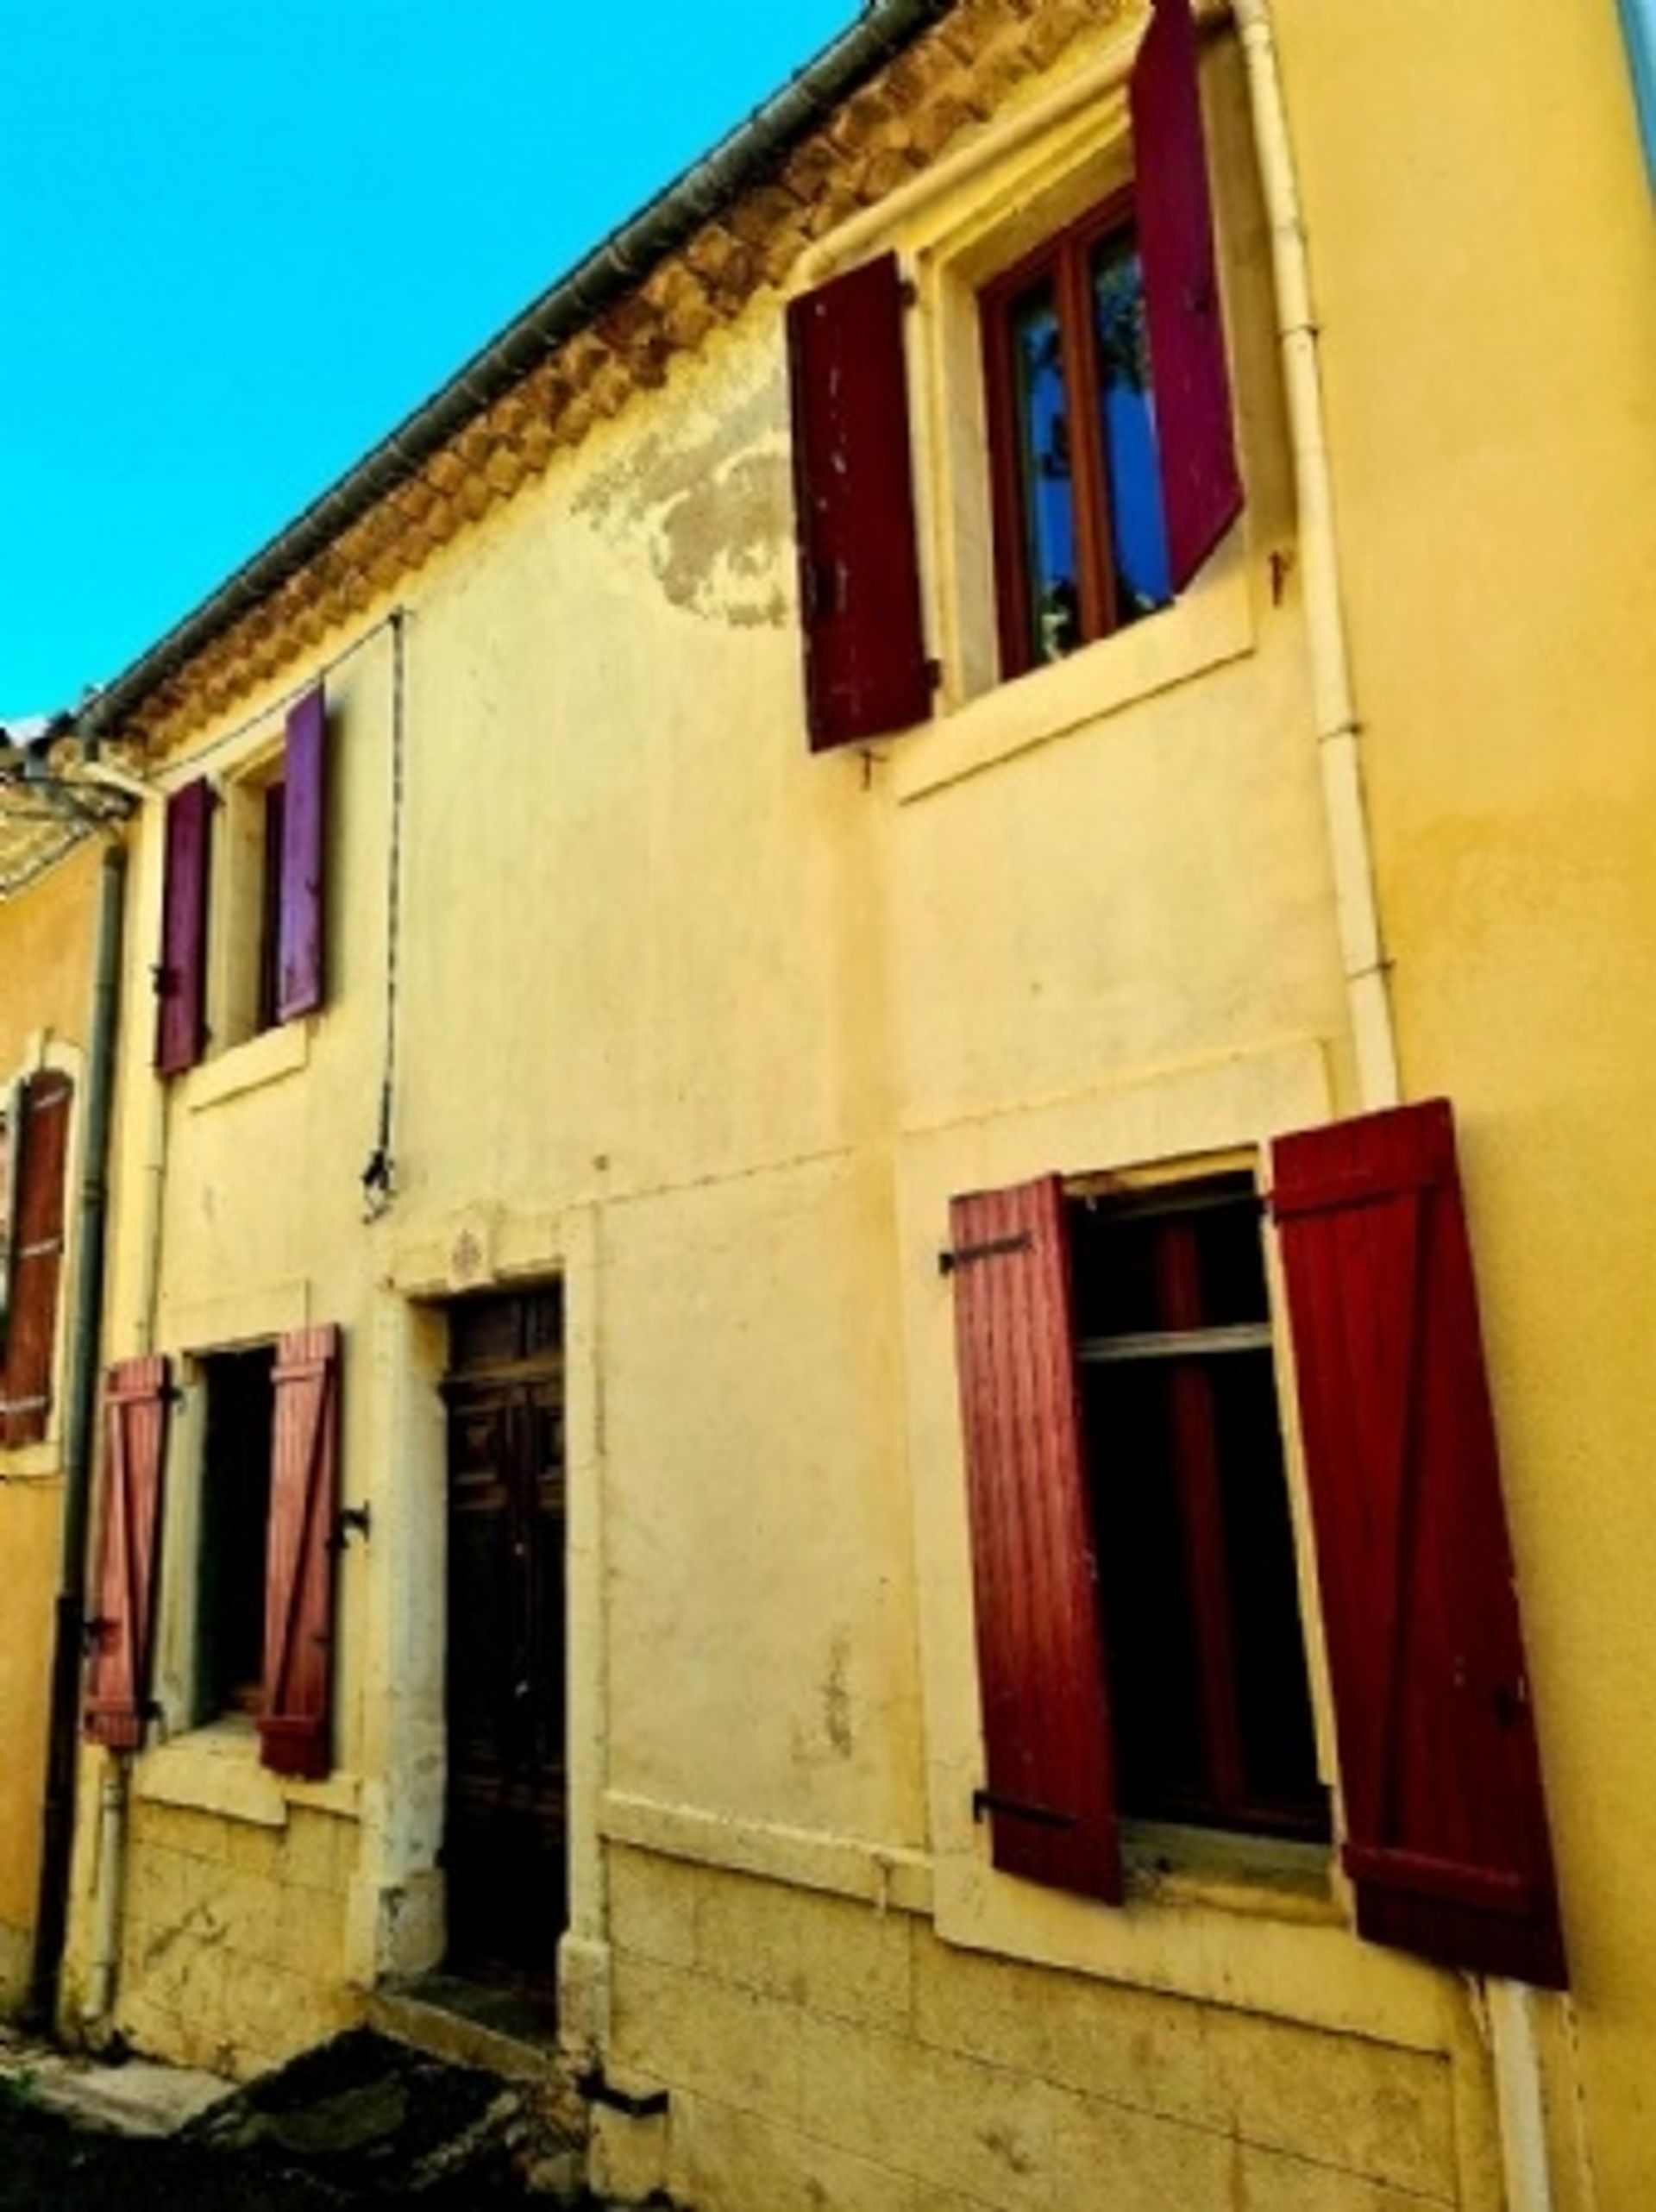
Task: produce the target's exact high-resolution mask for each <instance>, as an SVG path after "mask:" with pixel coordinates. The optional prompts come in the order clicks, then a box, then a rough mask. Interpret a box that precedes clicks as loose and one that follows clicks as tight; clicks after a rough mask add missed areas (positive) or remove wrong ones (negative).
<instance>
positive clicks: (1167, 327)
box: [1132, 0, 1242, 591]
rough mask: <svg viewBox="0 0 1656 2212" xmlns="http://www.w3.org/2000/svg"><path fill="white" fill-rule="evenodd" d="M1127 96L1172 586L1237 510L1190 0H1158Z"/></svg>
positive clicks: (1183, 580) (1196, 564) (1197, 563)
mask: <svg viewBox="0 0 1656 2212" xmlns="http://www.w3.org/2000/svg"><path fill="white" fill-rule="evenodd" d="M1132 132H1133V143H1134V167H1135V169H1136V173H1137V179H1138V182H1137V187H1136V194H1135V198H1136V205H1137V218H1138V251H1139V255H1140V258H1141V260H1142V261H1143V265H1144V272H1145V318H1146V320H1147V322H1148V324H1149V328H1150V364H1151V380H1152V384H1153V386H1154V390H1155V394H1156V436H1157V447H1158V449H1159V451H1160V454H1161V464H1162V493H1163V498H1164V503H1165V506H1166V511H1167V540H1168V554H1169V558H1170V563H1171V569H1172V581H1173V588H1174V590H1175V591H1182V590H1183V588H1184V587H1185V586H1186V584H1188V583H1189V581H1190V579H1191V577H1192V576H1194V575H1195V573H1196V571H1197V569H1200V568H1201V564H1202V562H1204V561H1205V560H1206V559H1207V558H1208V555H1209V554H1210V553H1211V552H1212V551H1213V550H1214V546H1215V545H1217V544H1218V543H1219V541H1220V538H1221V537H1223V536H1224V535H1225V532H1226V531H1227V530H1228V529H1229V528H1230V526H1231V525H1232V524H1233V522H1234V521H1235V520H1236V518H1237V517H1238V515H1239V514H1240V513H1241V512H1242V479H1241V475H1240V474H1239V470H1238V468H1237V459H1236V437H1235V431H1234V427H1233V418H1232V412H1231V379H1230V371H1229V368H1227V366H1226V359H1225V329H1224V324H1223V322H1222V320H1221V318H1220V298H1219V272H1218V267H1217V262H1216V259H1215V256H1214V211H1213V201H1212V198H1211V197H1210V194H1209V192H1208V149H1207V143H1206V140H1205V136H1204V134H1203V131H1202V123H1201V88H1200V86H1199V85H1198V83H1197V57H1196V29H1195V23H1194V22H1193V21H1192V19H1191V15H1190V0H1156V10H1155V13H1154V15H1153V16H1151V21H1150V28H1149V29H1148V30H1147V31H1146V32H1145V37H1144V42H1143V44H1142V45H1141V46H1140V47H1139V49H1138V59H1137V60H1136V61H1135V62H1134V64H1133V71H1132Z"/></svg>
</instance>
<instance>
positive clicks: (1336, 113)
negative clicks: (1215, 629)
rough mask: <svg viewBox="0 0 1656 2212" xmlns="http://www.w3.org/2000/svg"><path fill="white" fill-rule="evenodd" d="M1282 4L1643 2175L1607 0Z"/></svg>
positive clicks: (1339, 382)
mask: <svg viewBox="0 0 1656 2212" xmlns="http://www.w3.org/2000/svg"><path fill="white" fill-rule="evenodd" d="M1278 14H1279V17H1280V21H1281V26H1282V38H1283V59H1284V68H1285V72H1286V75H1287V84H1288V94H1289V107H1290V119H1291V122H1292V124H1293V127H1294V131H1295V144H1296V148H1297V149H1298V153H1299V156H1300V160H1301V162H1302V174H1303V181H1304V184H1305V189H1306V199H1307V207H1308V225H1309V230H1310V248H1311V257H1312V265H1313V273H1314V280H1315V282H1316V286H1317V292H1318V302H1319V309H1320V316H1321V319H1322V324H1323V336H1324V352H1325V360H1326V364H1327V377H1328V401H1329V420H1330V430H1331V443H1332V449H1333V466H1334V471H1335V490H1336V495H1337V499H1338V502H1339V525H1340V532H1341V542H1342V545H1343V548H1344V550H1345V552H1346V562H1347V570H1348V576H1349V582H1350V592H1351V597H1350V617H1351V632H1352V648H1353V652H1354V656H1355V659H1356V663H1357V671H1358V693H1359V701H1360V712H1361V713H1362V715H1363V718H1364V748H1365V754H1366V758H1367V764H1368V770H1369V788H1370V794H1371V801H1372V807H1373V820H1374V826H1375V833H1376V848H1377V865H1378V874H1379V889H1380V895H1381V903H1382V911H1383V926H1384V929H1385V935H1386V940H1387V946H1388V950H1389V953H1390V955H1391V958H1392V961H1393V963H1394V965H1393V970H1392V987H1393V994H1394V1002H1395V1005H1396V1013H1397V1019H1398V1025H1399V1035H1400V1046H1401V1052H1402V1065H1403V1074H1404V1079H1405V1083H1406V1085H1407V1088H1408V1091H1409V1093H1410V1094H1411V1095H1414V1096H1422V1095H1427V1094H1430V1093H1432V1092H1434V1091H1445V1092H1447V1093H1448V1094H1449V1095H1450V1096H1451V1097H1452V1098H1453V1099H1454V1101H1455V1103H1456V1106H1457V1109H1458V1114H1459V1116H1460V1119H1461V1123H1462V1128H1463V1147H1464V1151H1465V1170H1466V1178H1467V1186H1468V1198H1469V1204H1470V1207H1471V1216H1472V1229H1473V1234H1474V1237H1475V1241H1476V1251H1477V1261H1478V1269H1479V1276H1480V1283H1481V1288H1482V1292H1483V1302H1484V1323H1485V1330H1486V1335H1487V1340H1488V1351H1489V1356H1490V1367H1491V1371H1492V1375H1493V1380H1494V1386H1495V1394H1496V1411H1497V1416H1498V1419H1499V1423H1500V1428H1501V1435H1502V1447H1503V1454H1504V1460H1505V1476H1506V1487H1507V1496H1508V1503H1509V1513H1510V1516H1511V1520H1512V1526H1513V1536H1514V1543H1515V1550H1516V1554H1517V1563H1518V1572H1519V1580H1520V1587H1521V1598H1522V1600H1523V1606H1524V1617H1525V1622H1526V1627H1527V1637H1528V1643H1529V1656H1530V1663H1531V1669H1532V1674H1533V1676H1534V1689H1535V1697H1536V1705H1537V1712H1538V1716H1539V1721H1540V1734H1541V1744H1542V1750H1543V1755H1544V1760H1545V1765H1546V1778H1547V1782H1548V1786H1549V1793H1550V1800H1551V1812H1552V1818H1553V1832H1554V1839H1555V1844H1556V1846H1557V1849H1558V1852H1559V1876H1560V1883H1561V1888H1562V1892H1563V1902H1564V1909H1565V1924H1566V1933H1567V1939H1568V1942H1569V1945H1570V1950H1571V1960H1572V1964H1573V1969H1574V1976H1575V1996H1574V2003H1573V2019H1571V2018H1568V2017H1565V2018H1561V2019H1559V2020H1555V2021H1553V2023H1552V2025H1551V2027H1550V2031H1549V2032H1550V2033H1552V2034H1553V2037H1554V2038H1555V2042H1556V2047H1555V2052H1554V2056H1555V2058H1556V2060H1557V2064H1556V2069H1555V2071H1554V2072H1553V2077H1552V2079H1551V2082H1550V2084H1549V2091H1550V2100H1551V2108H1552V2115H1553V2122H1554V2127H1553V2135H1554V2159H1555V2167H1556V2170H1557V2172H1558V2175H1559V2180H1558V2184H1557V2185H1558V2188H1559V2192H1560V2194H1559V2202H1560V2203H1563V2204H1567V2205H1575V2204H1581V2205H1583V2206H1590V2205H1592V2206H1598V2207H1602V2208H1603V2212H1610V2209H1611V2208H1613V2207H1619V2206H1622V2205H1629V2206H1631V2205H1635V2204H1641V2203H1646V2202H1647V2201H1648V2200H1649V2198H1650V2195H1651V2192H1652V2190H1653V2189H1656V2102H1653V2093H1652V2089H1651V2083H1652V2082H1653V2080H1656V1931H1653V1919H1652V1914H1651V1913H1650V1910H1649V1899H1648V1890H1649V1869H1650V1866H1651V1863H1652V1860H1653V1856H1656V1799H1653V1795H1652V1793H1651V1791H1650V1789H1649V1788H1648V1787H1647V1779H1648V1771H1647V1770H1648V1765H1649V1762H1648V1760H1647V1758H1646V1757H1645V1756H1643V1754H1642V1752H1641V1750H1640V1746H1641V1745H1642V1744H1644V1743H1645V1742H1646V1741H1647V1738H1648V1734H1649V1694H1648V1687H1647V1686H1648V1683H1649V1681H1650V1680H1651V1677H1652V1674H1653V1669H1656V1627H1653V1620H1656V1614H1653V1608H1652V1606H1651V1602H1650V1588H1649V1571H1648V1567H1649V1560H1650V1557H1651V1555H1652V1549H1653V1542H1652V1538H1653V1524H1652V1512H1651V1505H1650V1499H1651V1494H1652V1493H1651V1484H1650V1479H1649V1443H1648V1440H1649V1437H1650V1435H1651V1432H1652V1428H1653V1423H1656V1365H1653V1362H1652V1360H1651V1357H1650V1349H1649V1343H1648V1334H1649V1332H1648V1329H1647V1321H1646V1317H1647V1309H1648V1304H1649V1297H1648V1287H1647V1286H1648V1277H1649V1266H1648V1245H1649V1239H1648V1236H1647V1232H1646V1228H1645V1223H1646V1222H1647V1218H1648V1217H1649V1216H1650V1214H1651V1211H1652V1206H1653V1200H1656V1190H1653V1168H1652V1164H1651V1159H1650V1153H1649V1147H1648V1145H1647V1141H1646V1128H1647V1122H1648V1120H1649V1109H1650V1101H1651V1099H1652V1097H1653V1096H1656V1032H1653V1029H1652V1026H1651V1024H1650V1023H1649V1021H1647V1020H1646V1019H1645V1017H1644V1009H1645V1008H1646V1006H1647V1004H1648V1003H1649V1002H1650V997H1651V993H1652V990H1653V988H1656V888H1653V887H1656V753H1653V748H1652V746H1651V745H1650V743H1649V739H1648V733H1649V730H1650V726H1651V719H1652V713H1653V702H1656V402H1653V395H1656V226H1653V223H1652V220H1651V204H1650V198H1649V192H1648V187H1647V180H1646V178H1645V175H1644V172H1643V168H1642V165H1641V161H1640V151H1639V146H1638V141H1637V138H1636V135H1635V132H1634V119H1633V107H1632V96H1631V89H1630V86H1629V84H1628V76H1627V61H1626V56H1625V53H1624V52H1623V50H1622V45H1621V41H1620V38H1619V35H1618V30H1617V25H1616V19H1615V9H1614V8H1613V7H1610V6H1608V5H1602V6H1601V5H1594V6H1583V7H1574V8H1550V7H1526V8H1521V9H1518V10H1516V11H1515V10H1514V9H1511V8H1510V7H1502V6H1499V5H1497V4H1495V0H1469V4H1465V5H1459V6H1457V7H1455V8H1453V9H1443V8H1440V7H1431V6H1428V5H1427V4H1425V0H1415V3H1414V4H1409V5H1405V6H1403V7H1401V8H1390V9H1383V10H1376V9H1358V10H1339V11H1338V13H1337V14H1336V13H1335V12H1333V11H1330V10H1328V9H1321V8H1319V7H1316V6H1314V5H1310V4H1307V0H1281V4H1280V6H1279V9H1278ZM1577 2038H1578V2043H1579V2069H1578V2070H1577V2067H1576V2065H1575V2064H1574V2063H1573V2062H1572V2059H1571V2050H1572V2045H1573V2043H1574V2041H1575V2039H1577ZM1578 2092H1579V2095H1578Z"/></svg>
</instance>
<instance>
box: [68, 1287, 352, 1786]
mask: <svg viewBox="0 0 1656 2212" xmlns="http://www.w3.org/2000/svg"><path fill="white" fill-rule="evenodd" d="M201 1372H202V1377H203V1383H204V1388H205V1391H206V1400H207V1422H206V1430H207V1436H206V1450H205V1455H204V1464H203V1467H202V1498H201V1514H200V1523H199V1526H200V1538H199V1544H200V1548H199V1551H198V1556H197V1559H196V1561H195V1562H194V1568H195V1582H196V1593H197V1605H196V1622H197V1637H196V1658H197V1670H196V1698H195V1708H196V1709H195V1712H194V1714H193V1715H192V1718H194V1719H198V1720H199V1719H210V1718H212V1717H213V1716H214V1715H216V1714H220V1713H223V1712H254V1713H255V1714H256V1715H257V1719H258V1730H259V1738H260V1756H261V1758H262V1760H263V1762H264V1763H265V1765H266V1766H267V1767H270V1768H273V1769H274V1770H275V1771H276V1772H278V1773H279V1774H288V1775H299V1776H303V1777H308V1778H316V1777H317V1776H320V1775H325V1774H326V1773H327V1772H328V1771H329V1766H330V1764H331V1761H332V1744H331V1709H332V1696H333V1649H334V1557H335V1552H336V1546H337V1542H338V1528H339V1377H340V1332H339V1330H338V1329H336V1328H332V1327H320V1328H314V1329H298V1330H296V1331H294V1332H293V1333H292V1335H287V1336H283V1337H280V1338H279V1339H278V1340H277V1342H276V1343H275V1344H274V1345H273V1346H263V1347H258V1348H254V1349H251V1350H247V1351H240V1352H226V1353H216V1354H211V1355H210V1356H209V1357H208V1358H206V1359H204V1361H202V1362H201ZM172 1398H173V1388H172V1378H171V1367H170V1362H169V1361H167V1360H166V1359H165V1358H160V1357H151V1358H147V1359H140V1360H123V1361H118V1362H117V1363H116V1366H115V1367H111V1368H110V1372H109V1373H108V1375H107V1376H106V1378H105V1381H104V1392H103V1421H104V1452H103V1527H102V1534H101V1536H100V1539H99V1551H98V1561H99V1565H98V1584H97V1588H98V1596H97V1613H96V1617H95V1618H94V1620H93V1621H92V1623H91V1624H90V1625H91V1628H92V1629H93V1630H94V1631H96V1634H95V1639H94V1642H93V1645H92V1655H91V1667H90V1669H89V1675H88V1682H87V1695H86V1707H85V1727H86V1733H87V1734H88V1736H89V1737H91V1738H92V1739H93V1741H95V1742H97V1743H101V1744H109V1745H110V1746H111V1747H113V1748H116V1749H122V1750H137V1749H138V1748H140V1747H141V1744H142V1743H143V1739H144V1726H145V1722H146V1719H147V1716H148V1712H149V1705H148V1694H147V1692H148V1681H149V1667H150V1660H151V1656H152V1647H153V1643H154V1599H155V1590H156V1587H157V1569H158V1565H159V1543H160V1526H161V1522H160V1505H161V1496H162V1492H163V1489H164V1486H165V1482H166V1474H167V1464H166V1462H167V1448H166V1447H167V1431H168V1426H169V1422H168V1414H169V1409H170V1406H171V1404H172Z"/></svg>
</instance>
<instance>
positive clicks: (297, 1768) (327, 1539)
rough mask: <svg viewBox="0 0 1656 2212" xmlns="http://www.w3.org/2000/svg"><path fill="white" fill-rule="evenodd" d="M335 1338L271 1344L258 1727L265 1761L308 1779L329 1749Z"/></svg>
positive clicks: (325, 1334) (302, 1333) (332, 1334)
mask: <svg viewBox="0 0 1656 2212" xmlns="http://www.w3.org/2000/svg"><path fill="white" fill-rule="evenodd" d="M339 1342H340V1338H339V1331H338V1329H336V1328H333V1327H332V1326H329V1327H325V1328H321V1329H297V1330H296V1331H295V1332H294V1333H293V1334H292V1335H289V1336H284V1337H282V1338H281V1339H280V1340H279V1342H278V1344H277V1347H276V1370H275V1387H276V1409H275V1415H274V1421H273V1439H272V1451H271V1475H270V1552H269V1563H268V1566H267V1570H266V1579H265V1679H264V1698H263V1703H262V1709H261V1711H260V1715H259V1735H260V1744H261V1746H262V1756H263V1758H264V1763H265V1764H266V1765H267V1767H272V1768H273V1769H275V1770H276V1772H277V1773H278V1774H285V1775H304V1776H305V1777H306V1778H308V1779H310V1780H312V1781H314V1780H317V1778H319V1777H320V1776H321V1775H325V1774H326V1773H327V1772H328V1769H329V1763H330V1756H331V1748H330V1744H329V1717H330V1708H331V1705H332V1691H333V1660H334V1531H335V1528H336V1524H337V1521H338V1514H339Z"/></svg>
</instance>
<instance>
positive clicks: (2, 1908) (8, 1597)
mask: <svg viewBox="0 0 1656 2212" xmlns="http://www.w3.org/2000/svg"><path fill="white" fill-rule="evenodd" d="M97 877H98V855H97V847H96V845H94V844H88V845H83V846H82V847H80V848H79V850H78V851H75V852H73V853H72V854H71V855H70V856H69V858H66V859H65V860H62V861H60V863H59V864H57V865H56V866H55V867H54V868H53V869H52V870H49V872H48V873H47V874H46V875H44V876H42V877H40V878H38V879H37V880H36V881H35V882H34V883H32V884H31V885H30V886H29V887H28V889H26V890H22V891H20V892H17V893H15V894H14V895H12V896H11V897H9V899H6V900H4V901H0V1085H9V1084H10V1083H11V1082H12V1080H13V1079H14V1078H16V1077H18V1076H22V1075H25V1074H28V1073H32V1072H34V1071H35V1070H36V1069H38V1068H40V1067H41V1066H43V1065H51V1066H55V1067H61V1068H64V1069H66V1070H67V1071H69V1072H70V1073H71V1074H78V1071H79V1066H80V1053H81V1051H82V1047H83V1046H84V1044H85V1033H86V1021H87V1016H88V1012H89V1008H90V1002H91V958H92V937H93V930H94V926H95V920H96V915H97ZM76 1127H77V1124H76V1123H72V1127H71V1143H72V1145H73V1142H74V1132H75V1128H76ZM72 1157H73V1153H72V1154H71V1158H72ZM72 1187H73V1186H72V1185H71V1188H72ZM70 1216H71V1221H72V1208H71V1210H70ZM65 1280H67V1276H66V1278H65ZM61 1307H62V1300H61V1298H60V1310H61ZM61 1337H62V1333H61V1329H60V1337H59V1347H58V1369H59V1373H60V1375H61V1373H62V1368H63V1346H62V1341H61ZM61 1436H62V1404H61V1398H60V1396H59V1401H58V1403H57V1404H55V1405H54V1407H53V1412H52V1416H51V1420H50V1425H49V1429H48V1433H47V1438H46V1441H45V1442H43V1443H40V1444H30V1445H23V1446H18V1447H16V1448H12V1449H9V1450H8V1449H7V1448H4V1447H3V1446H0V1560H3V1562H4V1574H5V1615H4V1622H5V1625H4V1632H3V1634H0V1744H3V1746H4V1760H3V1764H0V2011H3V2010H4V2009H6V2008H9V2007H11V2006H13V2005H15V2004H16V2003H17V2002H19V2001H21V2000H22V1996H23V1995H24V1994H25V1992H26V1990H27V1988H28V1975H29V1967H30V1960H31V1957H32V1944H33V1932H34V1915H35V1907H36V1902H37V1897H38V1888H39V1882H40V1852H41V1789H42V1787H43V1783H44V1779H45V1767H46V1731H47V1699H48V1694H49V1688H50V1670H51V1659H52V1624H53V1598H54V1596H55V1594H56V1592H57V1587H58V1576H59V1572H60V1560H61V1550H62V1530H61V1520H62V1513H63V1477H62V1455H61Z"/></svg>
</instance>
